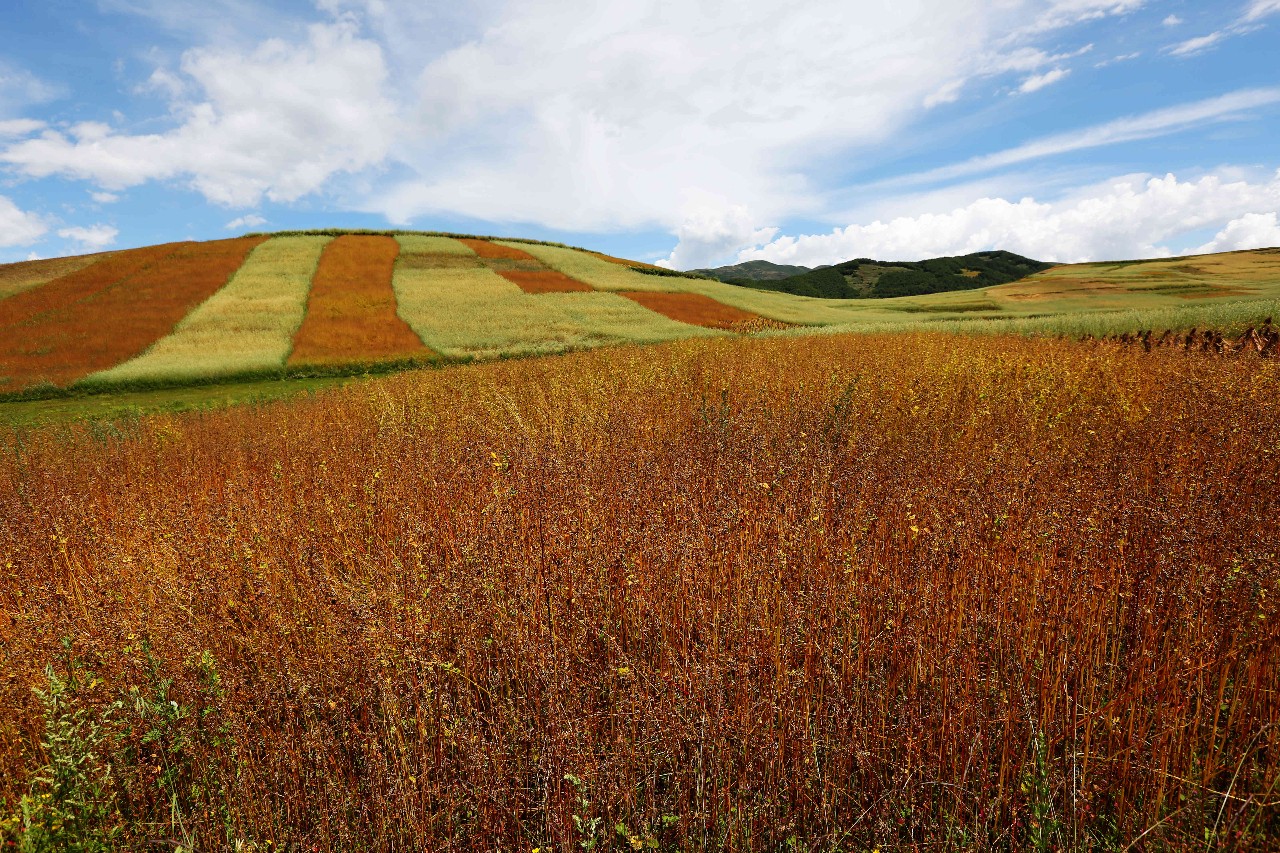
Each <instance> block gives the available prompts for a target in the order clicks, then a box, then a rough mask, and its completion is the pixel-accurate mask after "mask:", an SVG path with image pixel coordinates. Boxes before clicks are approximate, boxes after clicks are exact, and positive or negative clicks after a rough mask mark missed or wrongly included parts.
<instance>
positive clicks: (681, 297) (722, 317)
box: [622, 292, 764, 329]
mask: <svg viewBox="0 0 1280 853" xmlns="http://www.w3.org/2000/svg"><path fill="white" fill-rule="evenodd" d="M622 295H623V296H625V297H627V298H628V299H630V300H632V301H633V302H638V303H640V304H641V305H643V306H644V307H645V308H648V309H649V310H650V311H657V312H658V313H659V314H661V315H663V316H664V317H669V318H670V319H672V320H676V321H678V322H681V323H690V324H692V325H694V326H706V327H707V328H710V329H737V328H740V327H744V326H747V325H748V324H755V323H759V322H760V321H762V320H764V318H763V317H760V316H759V315H757V314H752V313H751V312H750V311H743V310H742V309H741V308H734V307H733V306H731V305H725V304H724V303H723V302H717V301H716V300H714V299H712V298H711V297H710V296H703V295H702V294H701V293H648V292H635V293H623V294H622Z"/></svg>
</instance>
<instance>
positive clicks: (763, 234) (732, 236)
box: [658, 198, 778, 269]
mask: <svg viewBox="0 0 1280 853" xmlns="http://www.w3.org/2000/svg"><path fill="white" fill-rule="evenodd" d="M777 233H778V229H777V228H759V227H757V226H756V225H755V219H754V218H753V217H752V215H751V212H750V211H749V210H747V208H745V207H743V206H741V205H731V204H727V203H726V202H725V201H724V200H723V199H712V198H698V199H691V200H690V201H689V202H688V203H687V204H686V205H685V211H684V221H683V222H682V224H681V225H680V227H679V229H678V230H677V231H676V236H677V237H678V238H679V243H678V244H677V245H676V248H675V249H674V250H673V251H672V253H671V255H670V256H669V257H668V258H666V259H665V260H662V261H659V262H658V263H659V265H660V266H664V267H668V268H671V269H693V268H695V267H702V266H706V265H709V264H713V263H715V262H716V261H717V260H719V259H720V258H723V257H725V256H726V255H728V254H730V253H731V252H734V251H736V250H737V249H739V248H740V247H742V246H750V245H759V244H760V243H764V242H766V241H768V240H772V239H773V237H774V235H775V234H777Z"/></svg>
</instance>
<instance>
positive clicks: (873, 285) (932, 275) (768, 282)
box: [699, 251, 1053, 299]
mask: <svg viewBox="0 0 1280 853" xmlns="http://www.w3.org/2000/svg"><path fill="white" fill-rule="evenodd" d="M753 265H754V266H753ZM760 265H764V266H760ZM1051 267H1053V264H1046V263H1043V262H1042V261H1033V260H1031V259H1030V258H1024V257H1022V256H1021V255H1015V254H1014V253H1012V252H1000V251H994V252H975V253H973V254H970V255H961V256H957V257H946V258H932V259H930V260H925V261H903V262H896V261H875V260H872V259H870V258H858V259H856V260H852V261H845V262H844V263H840V264H836V265H834V266H824V267H818V268H817V269H812V270H809V269H805V268H804V267H785V266H778V265H776V264H767V263H766V262H765V261H749V262H748V263H746V264H738V265H736V266H732V267H720V268H719V269H714V270H699V272H702V273H705V274H708V275H710V276H711V277H712V278H717V279H719V280H720V281H725V282H728V283H730V284H739V285H742V286H744V287H755V288H758V289H760V290H773V291H777V292H779V293H790V294H793V295H795V296H815V297H819V298H822V299H890V298H893V297H896V296H923V295H925V294H928V293H946V292H948V291H953V290H976V289H978V288H981V287H990V286H991V285H995V284H1008V283H1010V282H1014V281H1018V280H1019V279H1023V278H1026V277H1027V276H1029V275H1034V274H1035V273H1038V272H1044V271H1045V270H1047V269H1050V268H1051ZM786 270H795V271H796V272H794V273H789V274H785V275H784V274H783V272H784V271H786Z"/></svg>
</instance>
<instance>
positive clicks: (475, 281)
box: [392, 237, 711, 359]
mask: <svg viewBox="0 0 1280 853" xmlns="http://www.w3.org/2000/svg"><path fill="white" fill-rule="evenodd" d="M398 239H400V240H401V249H402V254H401V256H400V261H399V263H398V265H397V268H396V274H395V278H394V279H393V280H392V284H393V287H394V288H395V292H396V304H397V306H398V309H399V314H400V317H401V318H402V319H403V320H404V321H405V322H406V323H408V324H409V326H410V327H411V328H412V329H413V330H414V332H416V333H417V334H418V336H419V337H420V338H422V341H423V342H424V343H425V344H426V345H427V346H429V347H431V348H432V349H434V350H435V351H436V352H439V353H440V354H442V355H444V356H447V357H450V358H480V359H485V358H497V357H502V356H512V355H536V354H545V353H557V352H565V351H567V350H575V349H583V348H586V347H593V346H600V345H604V344H617V343H656V342H658V341H668V340H675V339H677V338H690V337H702V336H706V335H707V334H711V332H710V331H709V330H707V329H700V328H698V327H695V326H690V325H687V324H684V323H677V322H674V321H672V320H668V319H667V318H666V317H663V316H662V315H660V314H656V313H654V312H652V311H648V310H646V309H644V308H641V307H640V306H639V305H636V304H635V303H634V302H631V301H630V300H628V299H624V298H622V297H621V296H618V295H617V294H613V293H548V294H529V293H525V292H524V291H523V290H521V289H520V288H519V287H518V286H517V285H515V284H512V283H511V282H510V281H507V280H506V279H505V278H503V277H502V276H500V275H498V274H497V273H495V272H493V271H492V270H490V269H487V268H485V267H484V266H483V265H481V263H480V261H479V260H478V259H477V260H475V261H474V263H470V262H469V261H468V259H467V258H466V257H462V256H460V255H459V254H457V253H454V254H452V256H450V255H442V254H430V253H416V252H413V251H412V250H411V249H410V248H409V247H410V245H412V242H411V240H416V238H408V239H406V238H405V237H400V238H398ZM522 248H523V246H522ZM535 248H542V247H535ZM606 263H607V262H606Z"/></svg>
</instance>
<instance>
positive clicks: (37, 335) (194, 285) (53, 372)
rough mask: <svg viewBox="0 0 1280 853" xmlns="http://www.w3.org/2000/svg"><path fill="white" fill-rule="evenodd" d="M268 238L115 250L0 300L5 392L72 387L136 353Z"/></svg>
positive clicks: (0, 373)
mask: <svg viewBox="0 0 1280 853" xmlns="http://www.w3.org/2000/svg"><path fill="white" fill-rule="evenodd" d="M265 239H266V238H265V237H242V238H238V239H233V240H216V241H212V242H208V243H176V244H171V245H166V246H154V247H151V248H147V249H135V250H130V251H123V252H116V253H113V254H111V255H108V256H106V257H104V258H102V259H101V260H99V261H97V262H95V263H93V264H92V265H90V266H87V267H84V268H83V269H80V270H77V271H75V272H72V273H69V274H68V275H65V276H63V277H62V278H60V279H57V280H56V281H52V282H50V283H49V284H46V285H43V286H41V287H37V288H35V289H33V290H28V291H25V292H23V293H19V294H17V295H15V296H12V297H10V298H8V299H5V300H4V301H3V302H0V331H2V333H3V334H2V335H0V390H14V389H19V388H22V387H25V386H29V385H33V384H35V383H38V382H49V383H52V384H55V385H66V384H69V383H71V382H74V381H76V380H77V379H81V378H83V377H85V376H87V375H89V374H90V373H94V372H96V371H98V370H103V369H105V368H108V367H111V366H113V365H115V364H118V363H119V362H121V361H124V360H126V359H129V358H132V357H133V356H136V355H138V354H139V353H141V352H142V351H143V350H145V349H146V348H147V347H148V346H150V345H151V344H153V343H154V342H155V341H156V340H158V339H159V338H161V337H163V336H164V335H165V334H167V333H168V332H169V331H170V330H171V329H172V328H173V326H174V324H175V323H177V322H178V321H179V320H181V319H182V318H183V317H184V316H186V314H187V312H189V311H190V310H191V309H193V308H195V307H196V306H197V305H199V304H200V303H201V302H203V301H204V300H205V299H208V298H209V297H210V296H212V295H213V294H214V293H215V292H217V290H218V289H219V288H221V287H222V286H223V285H225V284H226V283H227V279H228V278H229V277H230V276H231V274H232V273H234V272H235V271H236V270H237V269H238V268H239V267H240V265H241V264H242V263H244V259H245V256H246V255H248V253H249V252H250V251H251V250H252V249H253V248H254V247H255V246H257V245H258V244H259V243H261V242H262V241H263V240H265Z"/></svg>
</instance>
